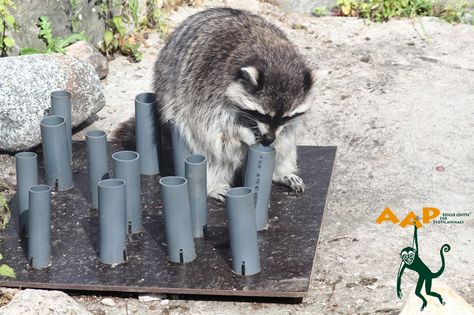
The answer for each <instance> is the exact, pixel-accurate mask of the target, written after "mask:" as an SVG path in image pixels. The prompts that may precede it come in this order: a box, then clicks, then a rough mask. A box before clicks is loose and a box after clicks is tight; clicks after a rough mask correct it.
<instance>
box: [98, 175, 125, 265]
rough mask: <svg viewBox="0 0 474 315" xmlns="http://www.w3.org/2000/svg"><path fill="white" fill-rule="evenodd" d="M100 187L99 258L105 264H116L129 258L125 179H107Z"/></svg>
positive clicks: (101, 182) (100, 183)
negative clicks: (127, 249)
mask: <svg viewBox="0 0 474 315" xmlns="http://www.w3.org/2000/svg"><path fill="white" fill-rule="evenodd" d="M97 186H98V187H99V224H100V235H99V252H100V254H99V258H100V261H101V262H103V263H104V264H109V265H116V264H120V263H123V262H125V261H126V260H127V251H126V246H127V228H126V213H125V181H123V180H121V179H106V180H103V181H100V182H99V183H98V184H97Z"/></svg>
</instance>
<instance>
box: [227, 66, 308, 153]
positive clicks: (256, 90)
mask: <svg viewBox="0 0 474 315" xmlns="http://www.w3.org/2000/svg"><path fill="white" fill-rule="evenodd" d="M285 68H286V69H285ZM312 85H313V77H312V74H311V72H310V70H309V69H307V68H306V67H305V66H304V65H303V64H301V65H300V66H299V67H293V68H292V69H288V67H281V68H280V67H268V66H267V67H258V66H253V65H252V66H244V67H241V68H240V69H239V70H238V73H237V74H236V76H235V79H234V81H233V82H232V83H231V84H230V85H229V87H228V88H227V90H226V96H227V98H228V99H229V100H230V102H231V103H232V105H233V106H234V107H235V109H236V110H237V113H238V115H239V123H241V124H242V125H244V126H246V127H248V128H250V129H251V130H252V132H253V133H254V135H255V138H256V140H257V142H259V143H261V144H263V145H266V146H268V145H271V144H272V143H273V142H274V141H275V139H276V138H277V137H278V135H279V134H280V133H281V131H282V130H283V129H284V128H285V127H287V126H289V125H290V124H292V123H295V122H297V120H298V118H299V117H301V116H302V115H303V114H305V113H306V111H307V110H308V109H309V107H310V104H309V103H308V102H304V100H305V97H306V95H307V94H308V92H309V90H310V89H311V87H312Z"/></svg>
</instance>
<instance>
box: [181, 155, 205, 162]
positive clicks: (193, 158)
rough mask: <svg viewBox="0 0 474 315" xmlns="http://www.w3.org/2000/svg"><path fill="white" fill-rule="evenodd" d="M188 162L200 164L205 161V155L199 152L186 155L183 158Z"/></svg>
mask: <svg viewBox="0 0 474 315" xmlns="http://www.w3.org/2000/svg"><path fill="white" fill-rule="evenodd" d="M184 161H185V162H186V163H188V164H201V163H204V162H206V157H205V156H204V155H200V154H192V155H188V156H187V157H186V159H185V160H184Z"/></svg>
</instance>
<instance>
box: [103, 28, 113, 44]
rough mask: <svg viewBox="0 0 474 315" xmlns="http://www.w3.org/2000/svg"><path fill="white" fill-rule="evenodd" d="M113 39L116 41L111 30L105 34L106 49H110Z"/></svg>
mask: <svg viewBox="0 0 474 315" xmlns="http://www.w3.org/2000/svg"><path fill="white" fill-rule="evenodd" d="M113 39H114V33H112V31H110V30H107V31H106V32H105V33H104V43H105V47H109V45H110V43H111V42H112V40H113Z"/></svg>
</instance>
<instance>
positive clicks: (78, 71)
mask: <svg viewBox="0 0 474 315" xmlns="http://www.w3.org/2000/svg"><path fill="white" fill-rule="evenodd" d="M0 69H2V71H0V150H2V151H7V152H15V151H19V150H25V149H28V148H31V147H34V146H36V145H38V144H40V142H41V134H40V126H39V123H40V120H41V118H42V117H43V116H44V115H47V114H48V113H49V108H50V93H51V92H52V91H55V90H67V91H69V92H71V94H72V124H73V126H77V125H79V124H80V123H82V122H83V121H84V120H86V119H87V118H88V117H90V116H91V115H92V114H94V113H96V112H98V111H99V110H100V109H101V108H102V107H104V105H105V97H104V94H103V93H102V88H101V85H100V81H99V78H98V76H97V73H96V72H95V70H94V68H93V67H92V66H91V65H90V64H88V63H86V62H84V61H81V60H79V59H76V58H73V57H69V56H65V55H61V54H49V55H27V56H18V57H4V58H0Z"/></svg>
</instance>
